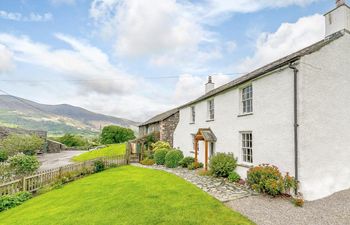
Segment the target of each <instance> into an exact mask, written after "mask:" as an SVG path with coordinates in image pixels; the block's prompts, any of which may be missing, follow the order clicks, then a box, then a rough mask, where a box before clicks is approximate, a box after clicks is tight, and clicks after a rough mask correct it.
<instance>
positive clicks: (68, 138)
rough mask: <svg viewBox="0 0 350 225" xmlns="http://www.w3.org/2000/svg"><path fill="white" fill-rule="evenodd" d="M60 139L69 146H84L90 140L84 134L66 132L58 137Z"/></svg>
mask: <svg viewBox="0 0 350 225" xmlns="http://www.w3.org/2000/svg"><path fill="white" fill-rule="evenodd" d="M58 141H59V142H61V143H62V144H64V145H66V146H68V147H82V146H88V144H89V143H88V141H87V140H86V139H84V138H83V137H82V136H79V135H74V134H65V135H63V136H62V137H60V138H58Z"/></svg>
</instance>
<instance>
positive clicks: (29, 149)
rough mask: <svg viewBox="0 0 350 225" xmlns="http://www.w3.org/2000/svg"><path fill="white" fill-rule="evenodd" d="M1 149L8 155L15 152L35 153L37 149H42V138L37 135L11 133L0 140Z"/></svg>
mask: <svg viewBox="0 0 350 225" xmlns="http://www.w3.org/2000/svg"><path fill="white" fill-rule="evenodd" d="M0 145H1V146H2V149H3V150H4V151H6V152H7V153H8V154H9V155H10V156H13V155H16V154H17V153H21V152H22V153H24V154H26V155H35V154H36V153H37V151H38V150H40V149H43V146H44V140H43V139H41V138H40V137H38V136H37V135H19V134H11V135H9V136H8V137H7V138H5V139H4V140H2V141H1V142H0Z"/></svg>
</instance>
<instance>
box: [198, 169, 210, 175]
mask: <svg viewBox="0 0 350 225" xmlns="http://www.w3.org/2000/svg"><path fill="white" fill-rule="evenodd" d="M198 175H199V176H211V175H212V173H211V171H210V170H199V171H198Z"/></svg>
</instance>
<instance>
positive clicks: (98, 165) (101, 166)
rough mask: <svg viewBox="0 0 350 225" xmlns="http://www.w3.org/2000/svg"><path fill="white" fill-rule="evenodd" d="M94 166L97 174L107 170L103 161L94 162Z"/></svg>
mask: <svg viewBox="0 0 350 225" xmlns="http://www.w3.org/2000/svg"><path fill="white" fill-rule="evenodd" d="M94 166H95V172H96V173H98V172H101V171H104V170H105V164H104V163H103V161H102V160H97V161H95V162H94Z"/></svg>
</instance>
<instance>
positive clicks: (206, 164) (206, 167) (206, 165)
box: [204, 141, 208, 170]
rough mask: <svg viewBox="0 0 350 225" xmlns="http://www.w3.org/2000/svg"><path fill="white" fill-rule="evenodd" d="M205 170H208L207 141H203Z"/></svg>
mask: <svg viewBox="0 0 350 225" xmlns="http://www.w3.org/2000/svg"><path fill="white" fill-rule="evenodd" d="M204 169H205V170H208V141H205V167H204Z"/></svg>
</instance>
